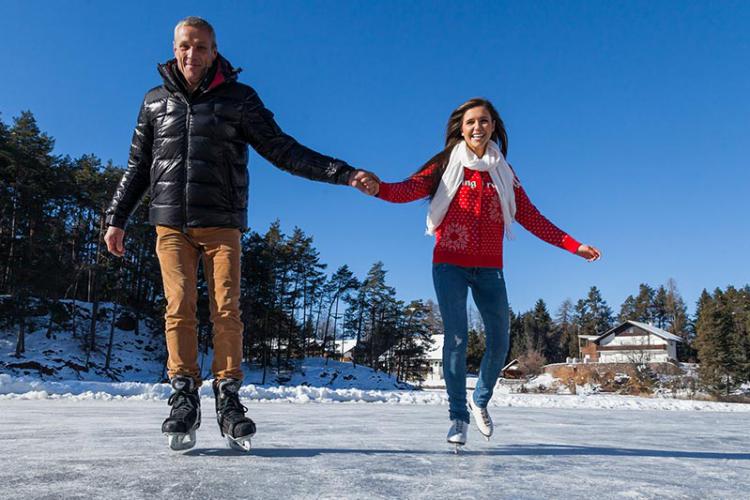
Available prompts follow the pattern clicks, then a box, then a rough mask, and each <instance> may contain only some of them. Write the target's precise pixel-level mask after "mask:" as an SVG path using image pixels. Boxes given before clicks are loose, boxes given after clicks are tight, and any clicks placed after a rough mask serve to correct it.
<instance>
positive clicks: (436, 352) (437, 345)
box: [424, 334, 445, 384]
mask: <svg viewBox="0 0 750 500" xmlns="http://www.w3.org/2000/svg"><path fill="white" fill-rule="evenodd" d="M444 340H445V336H444V335H443V334H439V335H433V336H432V347H430V350H429V351H427V356H426V359H427V365H428V369H427V374H426V375H425V379H424V383H425V384H430V383H444V381H443V341H444Z"/></svg>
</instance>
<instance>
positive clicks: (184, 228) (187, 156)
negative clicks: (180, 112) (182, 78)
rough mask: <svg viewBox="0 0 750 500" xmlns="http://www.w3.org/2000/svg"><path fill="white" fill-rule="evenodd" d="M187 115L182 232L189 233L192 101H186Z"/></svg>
mask: <svg viewBox="0 0 750 500" xmlns="http://www.w3.org/2000/svg"><path fill="white" fill-rule="evenodd" d="M185 104H186V105H187V113H186V115H185V167H184V168H183V169H182V232H183V233H187V173H188V163H189V162H190V116H191V115H192V113H193V108H192V106H190V101H188V100H187V99H185Z"/></svg>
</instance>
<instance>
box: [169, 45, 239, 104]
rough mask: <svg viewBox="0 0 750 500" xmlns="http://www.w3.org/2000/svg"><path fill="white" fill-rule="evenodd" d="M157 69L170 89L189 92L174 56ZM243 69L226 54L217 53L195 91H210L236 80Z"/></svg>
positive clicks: (197, 92) (196, 92) (184, 92)
mask: <svg viewBox="0 0 750 500" xmlns="http://www.w3.org/2000/svg"><path fill="white" fill-rule="evenodd" d="M157 70H158V71H159V74H160V75H161V77H162V79H163V80H164V86H165V87H167V89H168V90H170V91H172V92H181V93H183V94H187V82H186V81H185V77H183V76H182V73H181V72H180V70H179V69H178V67H177V59H174V58H173V59H170V60H168V61H167V62H165V63H163V64H159V65H157ZM241 71H242V68H235V67H234V66H232V64H231V63H230V62H229V61H227V60H226V59H225V58H224V56H222V55H221V54H216V60H215V61H214V63H213V65H212V66H211V68H210V69H209V70H208V73H206V76H205V77H204V78H203V81H202V82H201V84H200V85H199V86H198V88H197V89H196V91H195V92H194V93H195V94H200V93H203V92H208V91H210V90H212V89H214V88H216V87H218V86H219V85H221V84H222V83H224V82H230V81H236V80H237V75H238V74H239V73H240V72H241Z"/></svg>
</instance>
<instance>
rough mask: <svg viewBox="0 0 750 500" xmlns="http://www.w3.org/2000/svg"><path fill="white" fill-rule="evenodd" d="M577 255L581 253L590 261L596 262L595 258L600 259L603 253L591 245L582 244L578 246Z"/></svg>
mask: <svg viewBox="0 0 750 500" xmlns="http://www.w3.org/2000/svg"><path fill="white" fill-rule="evenodd" d="M576 255H580V256H581V257H583V258H584V259H586V260H587V261H589V262H594V261H595V260H599V258H600V257H601V256H602V253H601V252H600V251H599V250H598V249H597V248H595V247H592V246H591V245H581V246H579V247H578V250H576Z"/></svg>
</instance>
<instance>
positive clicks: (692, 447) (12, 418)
mask: <svg viewBox="0 0 750 500" xmlns="http://www.w3.org/2000/svg"><path fill="white" fill-rule="evenodd" d="M529 397H537V396H529ZM542 397H544V396H542ZM558 397H563V396H558ZM595 398H598V396H592V397H590V399H595ZM246 403H247V406H248V407H249V409H250V415H251V416H252V417H253V418H254V419H255V420H256V422H257V423H258V427H259V433H258V434H257V436H256V438H255V439H254V450H253V452H252V453H251V454H249V455H242V454H239V453H237V452H233V451H230V450H228V449H227V447H226V445H225V443H224V441H223V439H222V438H221V437H220V435H219V432H218V430H217V427H216V424H215V421H214V420H213V400H212V399H211V398H203V401H202V404H203V411H204V419H203V425H202V427H201V429H200V430H199V431H198V445H197V446H196V448H194V449H193V450H189V451H186V452H179V453H176V452H171V451H169V450H168V448H167V446H166V440H165V438H164V437H163V436H162V435H161V434H160V432H159V427H160V424H161V421H162V420H163V418H164V417H165V416H166V415H167V413H168V407H167V405H166V403H165V401H164V400H162V399H157V398H150V399H149V398H143V397H127V398H119V399H108V400H107V399H94V398H89V397H84V398H80V397H79V398H76V397H70V396H69V397H59V398H58V399H50V398H46V399H22V398H20V397H13V398H11V397H8V396H7V395H6V396H5V397H3V399H1V400H0V450H1V451H0V498H4V499H5V498H8V499H15V498H19V499H28V498H35V499H36V498H118V499H127V498H139V499H140V498H185V499H189V498H196V499H197V498H201V499H203V498H272V499H282V498H283V499H286V498H337V499H338V498H429V499H442V498H493V499H499V498H513V499H524V498H747V495H748V491H750V436H749V435H748V432H747V428H748V417H750V415H749V414H748V413H747V412H739V411H737V412H732V411H659V410H636V411H633V410H624V409H610V410H607V411H602V410H598V409H566V408H530V407H520V406H512V407H493V414H494V416H495V420H496V421H497V423H498V428H497V430H496V435H495V436H494V437H493V439H492V441H490V442H486V441H484V440H483V439H481V438H479V436H478V434H477V432H476V430H475V429H474V428H472V429H471V430H470V433H469V444H468V445H467V447H466V449H465V451H464V452H463V453H461V454H459V455H454V454H452V453H451V452H450V451H449V448H448V446H447V445H446V443H445V441H444V440H445V433H446V431H447V426H448V420H447V408H446V406H444V405H441V404H379V403H361V404H360V403H320V404H289V403H286V402H285V400H283V399H272V400H267V399H262V400H252V401H249V400H248V401H246ZM737 406H742V405H737Z"/></svg>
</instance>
